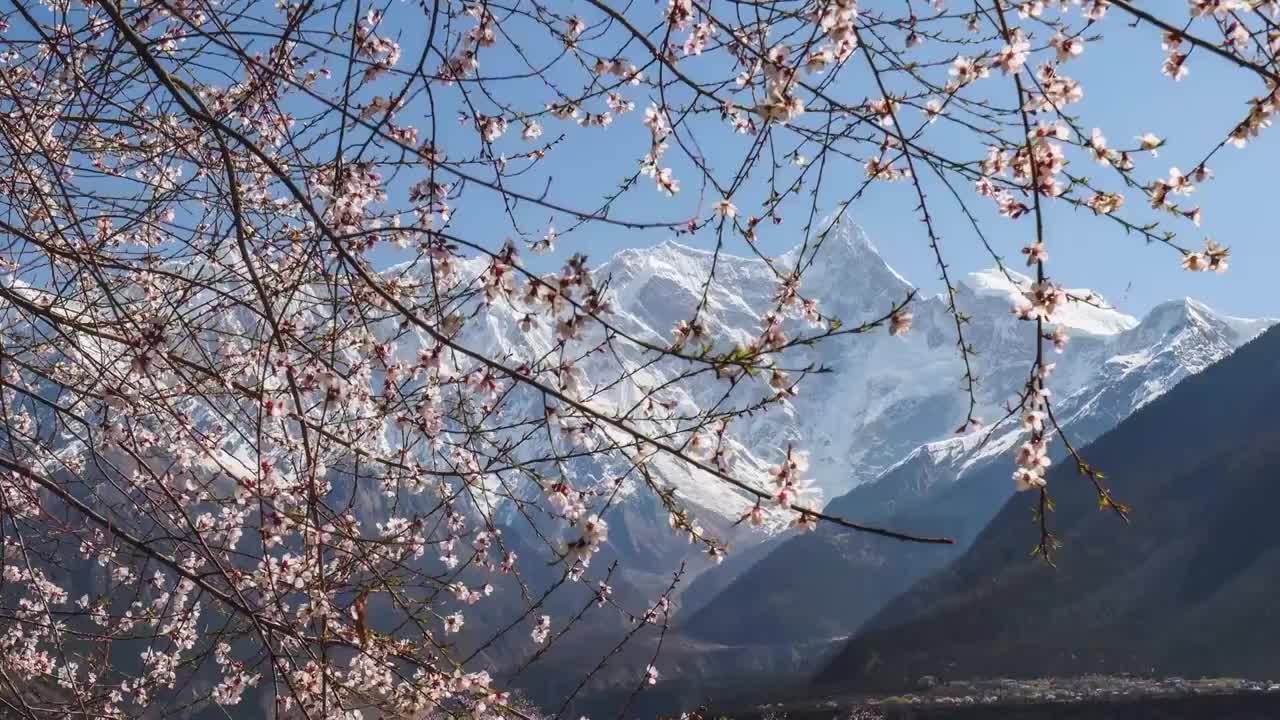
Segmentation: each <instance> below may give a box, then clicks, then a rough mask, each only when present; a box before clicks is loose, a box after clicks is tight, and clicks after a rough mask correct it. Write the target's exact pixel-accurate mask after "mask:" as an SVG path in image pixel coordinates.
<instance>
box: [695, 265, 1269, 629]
mask: <svg viewBox="0 0 1280 720" xmlns="http://www.w3.org/2000/svg"><path fill="white" fill-rule="evenodd" d="M970 282H971V283H972V285H970V288H971V289H972V288H973V287H974V286H977V288H978V289H977V290H976V291H973V292H972V293H971V295H970V296H969V297H971V298H976V300H977V302H976V303H975V304H976V305H978V306H979V307H985V306H986V305H987V304H988V303H989V302H995V303H997V304H1001V305H1004V304H1007V302H1008V295H1009V294H1010V293H1012V292H1013V288H1012V287H1010V286H1008V285H1006V284H1004V283H1002V282H1001V279H1000V278H997V276H993V274H991V273H981V274H979V275H977V276H976V277H974V276H971V278H970ZM1089 312H1090V315H1092V317H1088V318H1080V317H1076V318H1071V317H1070V316H1068V322H1071V323H1073V324H1074V326H1075V327H1076V335H1075V337H1074V339H1073V340H1072V341H1071V343H1070V344H1069V346H1068V347H1067V349H1066V351H1065V352H1064V353H1063V354H1062V355H1061V356H1059V357H1058V358H1057V360H1058V367H1057V369H1056V370H1055V371H1054V373H1053V376H1052V380H1053V382H1052V383H1051V385H1052V387H1053V390H1054V392H1055V400H1054V406H1055V415H1056V416H1057V418H1058V420H1059V421H1060V422H1061V424H1062V426H1063V428H1064V430H1065V432H1066V433H1067V435H1068V436H1069V439H1070V440H1071V441H1072V442H1073V443H1074V444H1075V446H1076V447H1078V448H1084V455H1085V459H1086V460H1088V459H1089V450H1088V448H1087V447H1086V445H1087V444H1088V443H1090V442H1092V441H1093V440H1095V439H1096V438H1098V437H1099V436H1101V435H1103V434H1104V433H1106V432H1107V431H1109V430H1110V429H1111V428H1113V427H1115V426H1116V425H1117V424H1119V423H1120V422H1121V421H1122V420H1124V419H1125V418H1127V417H1128V416H1129V415H1131V414H1132V413H1134V412H1135V411H1136V410H1138V409H1139V408H1141V407H1143V406H1145V405H1147V404H1148V403H1150V402H1151V401H1152V400H1154V399H1155V398H1157V397H1160V396H1161V395H1163V394H1164V393H1166V392H1168V391H1169V390H1170V389H1171V388H1173V387H1174V386H1175V385H1177V384H1178V383H1179V382H1180V381H1182V380H1183V379H1184V378H1186V377H1188V376H1190V375H1193V374H1196V373H1199V372H1200V371H1202V370H1204V369H1205V368H1207V367H1208V366H1210V365H1212V364H1213V363H1215V362H1217V361H1219V360H1221V359H1222V358H1224V357H1226V356H1227V355H1229V354H1231V353H1232V352H1233V351H1234V350H1235V349H1236V348H1238V347H1240V346H1241V345H1242V344H1244V343H1246V342H1248V341H1249V340H1251V339H1252V338H1254V337H1256V336H1257V335H1258V334H1259V333H1261V332H1262V331H1263V330H1265V329H1266V328H1267V327H1269V326H1270V325H1271V324H1273V321H1271V320H1246V319H1241V318H1233V317H1227V316H1223V315H1219V314H1216V313H1214V312H1213V311H1212V310H1210V309H1209V308H1207V307H1205V306H1204V305H1203V304H1201V303H1198V302H1196V301H1194V300H1189V299H1188V300H1176V301H1170V302H1166V303H1163V304H1161V305H1159V306H1157V307H1155V308H1153V309H1152V310H1151V312H1149V313H1148V314H1147V316H1146V317H1145V318H1143V319H1142V321H1141V322H1135V321H1132V319H1126V318H1125V317H1124V316H1121V315H1119V314H1118V313H1115V314H1113V315H1112V314H1102V312H1103V311H1098V310H1096V309H1090V311H1089ZM1100 321H1102V322H1100ZM1003 322H1004V321H1001V320H996V321H995V324H994V327H996V328H999V327H1000V326H1001V324H1002V323H1003ZM974 324H975V326H976V327H979V328H981V327H984V324H983V323H982V322H981V321H978V320H977V319H975V323H974ZM986 327H988V330H989V331H990V329H991V327H992V326H986ZM1086 327H1089V328H1090V329H1092V330H1093V331H1094V332H1083V331H1082V330H1084V328H1086ZM997 332H998V331H997ZM989 354H990V353H988V355H989ZM1003 372H1005V373H1012V374H1002V371H1001V370H996V371H995V372H992V371H991V370H990V369H988V375H987V377H988V387H990V385H991V383H992V382H993V381H994V382H995V383H1000V382H1018V381H1019V377H1020V373H1023V372H1025V370H1024V369H1021V368H1018V367H1016V364H1015V365H1014V366H1011V367H1009V368H1008V369H1006V370H1004V371H1003ZM1015 389H1016V388H1015ZM1010 424H1011V425H1012V427H1000V426H997V427H995V428H993V429H991V430H990V431H989V432H975V433H970V434H967V435H964V436H959V437H954V436H953V437H948V438H944V439H941V440H937V441H933V442H928V443H925V444H923V445H921V446H919V447H918V448H915V449H914V450H912V451H911V452H909V453H907V454H906V455H905V456H904V457H903V458H902V459H901V460H900V461H899V462H897V463H895V464H893V465H892V466H891V467H889V468H888V469H887V470H885V472H884V473H882V474H881V475H880V476H879V477H878V478H876V479H875V480H873V481H871V482H867V483H864V484H862V485H859V486H858V487H856V488H854V489H853V490H851V491H850V492H848V493H846V494H845V495H843V496H841V497H838V498H836V499H834V500H832V501H831V503H829V504H828V506H827V511H828V512H830V513H832V514H836V515H843V516H849V517H856V518H858V519H861V520H867V521H873V522H876V523H880V524H884V525H887V526H890V527H894V528H896V529H901V530H904V531H908V532H917V533H928V534H932V535H947V536H949V537H953V538H954V539H955V540H956V545H954V546H951V547H947V548H941V549H939V548H934V547H928V548H924V547H920V546H913V545H907V544H897V543H885V542H882V541H879V540H878V539H875V538H867V537H860V536H855V535H853V534H850V533H845V532H839V531H835V530H825V531H820V532H818V533H815V534H812V535H807V536H801V537H793V538H788V539H785V540H781V541H776V542H775V544H776V547H774V548H773V549H771V550H770V551H769V552H768V554H767V555H765V557H763V558H758V559H757V558H752V561H751V562H750V563H742V564H735V562H734V560H733V558H732V556H731V557H730V559H729V560H728V561H726V563H725V566H724V567H721V568H716V569H714V570H712V571H709V572H708V573H706V574H704V576H703V577H700V578H699V579H698V580H697V581H695V584H694V587H693V588H692V589H691V590H690V592H689V593H688V597H689V601H690V602H689V604H690V605H698V606H700V607H701V609H700V610H698V611H697V612H695V613H692V616H691V617H687V618H686V620H685V625H684V627H685V628H686V630H687V632H689V633H691V634H693V635H695V636H697V637H699V638H703V639H711V640H715V641H718V642H724V643H734V644H736V643H738V642H742V639H741V638H740V633H739V632H738V630H737V628H740V627H742V626H744V625H745V626H750V627H756V628H767V630H762V631H760V632H757V633H755V636H754V637H753V638H751V640H750V642H753V643H757V644H761V645H767V644H771V643H780V642H788V643H791V642H795V641H797V640H798V639H800V640H807V641H816V640H821V639H829V638H832V637H838V636H841V635H846V634H848V633H851V632H853V631H855V630H856V629H857V628H858V626H859V625H860V624H861V623H862V622H864V621H865V620H866V619H867V618H869V617H871V616H872V615H874V614H875V613H876V612H877V611H879V610H880V609H881V608H883V607H884V606H885V604H886V603H888V602H890V601H891V600H892V599H893V598H894V597H895V596H897V595H898V593H900V592H902V591H904V590H906V589H907V588H908V587H910V586H911V584H912V583H914V582H915V581H917V580H919V579H920V578H922V577H924V576H925V575H926V574H928V573H929V572H931V571H933V570H935V569H937V568H939V567H942V566H944V565H946V564H947V563H948V562H950V561H951V560H954V559H955V558H956V557H958V556H959V554H960V553H962V552H963V551H964V550H965V549H966V548H967V547H968V545H969V544H970V543H971V542H972V541H973V540H974V538H975V537H977V535H978V534H979V532H981V531H982V529H983V528H984V527H985V526H986V525H987V523H988V522H989V521H990V520H991V518H992V517H994V515H995V514H996V512H997V511H999V510H1000V508H1001V507H1002V506H1003V505H1004V504H1005V502H1006V501H1007V500H1008V498H1009V497H1010V496H1011V495H1013V494H1014V486H1013V482H1012V480H1011V479H1010V475H1011V473H1012V470H1013V460H1012V452H1013V449H1014V447H1015V446H1016V444H1018V443H1020V442H1022V440H1023V439H1024V438H1025V434H1024V433H1023V432H1022V431H1021V429H1020V428H1019V427H1018V424H1017V423H1016V422H1012V423H1010ZM1053 455H1054V456H1055V458H1056V459H1057V460H1061V459H1062V457H1063V456H1064V455H1065V451H1064V450H1063V449H1062V447H1061V446H1060V444H1056V443H1055V447H1054V450H1053ZM1099 469H1101V470H1103V471H1104V472H1105V471H1106V470H1107V468H1105V467H1103V468H1099ZM1119 499H1120V501H1121V502H1123V501H1124V498H1123V497H1122V496H1121V497H1120V498H1119ZM1028 544H1029V545H1031V544H1034V539H1033V538H1031V537H1029V538H1028ZM745 564H749V565H750V567H749V568H747V569H744V568H743V567H742V565H745ZM792 608H804V612H791V611H790V610H789V609H792Z"/></svg>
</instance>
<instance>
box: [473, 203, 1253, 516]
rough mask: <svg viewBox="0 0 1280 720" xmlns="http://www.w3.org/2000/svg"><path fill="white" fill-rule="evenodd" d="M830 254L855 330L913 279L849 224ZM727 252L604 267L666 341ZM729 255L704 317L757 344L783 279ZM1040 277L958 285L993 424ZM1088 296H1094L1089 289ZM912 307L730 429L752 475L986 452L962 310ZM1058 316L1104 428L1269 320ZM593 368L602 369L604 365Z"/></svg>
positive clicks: (836, 490) (664, 252) (1099, 304)
mask: <svg viewBox="0 0 1280 720" xmlns="http://www.w3.org/2000/svg"><path fill="white" fill-rule="evenodd" d="M796 256H797V250H793V251H791V252H789V253H787V254H786V255H784V256H782V257H781V258H779V259H778V261H777V262H776V265H777V266H779V267H784V268H785V267H789V266H790V265H791V264H793V263H794V261H795V257H796ZM817 257H818V262H815V263H814V264H813V266H812V267H811V268H809V269H808V271H807V272H806V273H805V274H804V281H803V284H802V291H803V293H804V294H805V295H806V296H807V297H811V298H815V299H817V300H819V301H820V307H821V310H822V312H823V313H824V314H826V315H829V316H834V317H838V318H840V319H841V320H842V321H843V322H844V323H845V324H846V325H849V324H856V323H860V322H863V321H865V320H869V319H872V318H875V317H879V316H881V315H883V314H884V313H885V312H886V311H887V310H888V309H889V308H890V307H891V306H892V305H893V304H894V303H895V302H900V301H901V300H902V299H903V298H904V297H905V296H906V295H907V293H908V292H909V291H910V290H911V289H912V286H911V284H910V283H909V282H908V281H907V280H906V279H904V278H903V277H902V276H900V275H899V274H898V273H897V272H895V271H894V270H893V269H892V268H891V267H890V266H889V265H888V264H887V263H886V262H885V260H884V259H883V258H882V257H881V256H880V254H879V253H878V252H877V250H876V248H875V246H874V245H873V244H872V243H871V241H870V240H869V239H868V238H867V236H866V234H865V233H864V232H863V231H862V230H861V229H860V228H859V227H857V226H856V225H855V224H854V223H853V222H851V221H849V220H840V221H838V223H837V224H836V226H835V227H834V228H832V229H831V231H830V232H828V233H827V234H826V237H825V240H824V241H823V243H822V245H821V246H820V248H819V250H818V255H817ZM712 259H713V255H712V254H711V253H710V252H706V251H703V250H698V249H694V248H690V247H686V246H683V245H680V244H678V243H675V242H667V243H664V244H662V245H658V246H656V247H652V248H645V249H630V250H625V251H623V252H621V253H619V254H618V255H616V256H615V257H614V258H612V259H611V260H609V261H608V262H607V263H605V264H604V265H603V266H601V267H600V268H599V269H598V270H596V271H595V275H596V276H597V277H608V278H610V281H609V283H610V288H611V291H612V293H613V300H614V303H615V307H616V309H617V315H618V324H619V325H620V326H621V327H625V328H626V329H627V330H628V331H629V332H632V333H634V334H635V335H636V336H637V337H641V338H646V339H651V340H654V341H657V342H665V341H667V340H668V339H669V337H670V331H671V328H672V327H673V326H674V325H675V324H676V323H677V322H678V321H680V320H685V319H688V318H689V315H690V313H691V310H692V308H694V307H696V306H697V304H698V302H699V299H700V298H701V296H702V293H703V283H704V282H705V279H706V278H707V276H708V275H709V274H710V271H711V263H712ZM716 263H717V265H716V272H715V280H714V282H713V283H712V284H711V286H710V287H709V288H708V290H707V296H708V297H707V309H706V310H705V311H704V312H703V313H702V314H701V315H700V319H701V320H702V322H703V324H704V325H705V326H706V329H707V332H708V335H709V336H710V337H711V338H712V339H713V340H714V341H715V342H716V343H718V344H720V345H729V344H732V343H734V342H745V341H747V340H748V339H750V338H751V337H754V336H755V335H756V334H757V333H758V332H759V329H760V326H761V318H762V316H763V315H764V313H765V312H767V311H768V310H769V309H770V308H771V306H772V298H773V294H774V292H775V290H776V288H777V286H778V277H777V274H776V273H775V271H774V270H773V269H771V268H770V267H769V265H768V264H766V263H765V262H764V261H762V260H759V259H755V258H742V257H734V256H729V255H723V254H722V255H721V256H720V257H719V258H718V259H717V260H716ZM1028 283H1029V280H1028V279H1027V278H1025V277H1022V276H1020V275H1017V274H1015V273H1008V274H1006V273H1003V272H1000V271H997V270H990V271H985V272H979V273H973V274H971V275H969V276H968V277H966V278H963V279H962V281H961V283H960V285H959V287H958V295H957V304H958V306H959V308H960V310H961V312H962V313H964V314H966V315H967V316H969V318H970V320H969V322H968V323H966V325H965V333H966V342H968V343H969V344H970V345H972V346H973V347H974V348H975V349H976V350H977V351H978V354H977V355H976V356H975V358H974V363H975V370H976V374H977V375H978V377H979V379H980V383H981V384H980V385H979V389H978V401H979V406H978V409H977V414H978V415H979V416H980V417H983V418H986V419H988V420H993V419H996V418H999V417H1000V416H1002V415H1004V413H1005V405H1006V403H1007V402H1008V401H1009V399H1010V398H1012V397H1013V396H1015V395H1016V393H1017V392H1018V391H1019V390H1020V389H1021V388H1022V386H1023V384H1024V382H1025V379H1026V376H1027V372H1028V370H1029V366H1030V359H1031V352H1032V342H1033V337H1034V334H1033V333H1034V330H1033V329H1032V327H1031V325H1030V324H1028V323H1025V322H1021V321H1019V320H1018V319H1017V318H1016V317H1014V316H1013V314H1012V313H1011V312H1010V310H1011V307H1012V305H1013V301H1014V299H1015V298H1016V297H1017V295H1018V285H1021V286H1023V287H1025V286H1026V285H1027V284H1028ZM1072 294H1073V296H1077V297H1085V296H1090V295H1091V293H1089V292H1088V291H1086V290H1073V291H1072ZM911 309H912V312H913V313H914V316H915V321H914V327H913V329H912V330H911V332H909V333H908V334H907V335H906V336H904V337H890V336H889V335H888V334H887V333H885V332H882V331H881V332H874V333H868V334H858V335H846V336H841V337H837V338H834V339H831V340H828V341H824V342H821V343H818V344H817V346H816V347H814V348H805V349H802V350H800V351H799V352H798V353H797V355H798V356H799V357H798V360H797V362H798V364H808V363H812V364H814V365H823V366H826V367H828V368H830V369H831V372H828V373H825V374H821V375H815V376H812V377H810V378H808V379H806V380H805V382H804V383H803V384H802V385H801V386H800V388H799V390H800V392H799V395H798V397H796V398H795V399H794V400H793V401H792V402H791V403H790V405H789V406H787V407H783V408H775V409H772V410H770V411H767V412H764V413H760V414H756V415H753V416H751V417H750V418H745V419H743V420H739V421H735V422H734V423H733V425H732V427H731V430H730V435H731V436H732V437H733V438H734V439H735V440H736V441H737V443H739V445H740V448H739V456H740V457H739V461H738V463H737V465H736V469H735V472H736V474H738V475H740V476H743V477H744V478H747V479H751V480H756V481H760V482H761V483H762V484H761V486H762V487H763V486H765V485H764V484H763V483H764V482H765V481H766V473H767V471H768V467H769V466H770V465H771V464H773V463H776V462H777V461H778V460H779V458H780V457H781V454H782V452H783V451H784V450H785V448H786V446H787V444H789V443H790V444H794V445H795V446H797V447H799V448H803V449H805V450H807V451H808V452H809V454H810V458H809V459H810V471H809V474H810V476H811V478H812V480H813V481H814V482H815V483H816V484H817V486H818V487H819V488H821V490H822V491H823V492H824V493H825V495H826V496H827V497H834V496H837V495H840V494H842V493H844V492H846V491H848V490H850V489H851V488H853V487H856V486H858V485H860V484H862V483H865V482H868V481H870V480H873V479H875V478H877V477H879V476H880V475H882V474H883V473H885V471H887V470H889V469H890V468H891V467H893V466H894V465H895V464H897V463H899V462H903V461H904V458H908V457H909V456H912V454H913V453H917V454H919V453H925V454H928V455H930V456H931V457H937V458H939V459H941V458H948V457H950V458H955V459H956V460H955V461H956V462H959V463H960V466H958V467H962V466H963V464H964V462H972V461H973V458H972V457H971V450H972V448H973V446H975V445H976V444H977V443H978V442H979V440H980V439H981V437H982V434H972V435H969V436H964V437H958V438H957V437H954V435H953V431H954V429H955V427H956V426H957V425H959V424H960V423H961V422H963V421H964V420H965V417H966V415H965V413H966V410H967V398H966V396H965V394H964V390H963V385H962V383H961V377H962V375H963V366H962V363H961V358H960V356H959V353H958V351H957V349H956V338H955V329H954V323H953V320H952V319H951V317H950V316H949V315H948V313H947V310H946V304H945V302H944V300H943V298H942V297H940V296H934V297H918V298H917V300H916V301H915V302H914V303H913V304H912V308H911ZM1056 320H1057V321H1058V323H1059V324H1060V325H1062V326H1064V327H1065V328H1066V329H1067V330H1068V331H1069V333H1070V335H1071V340H1070V343H1069V346H1068V348H1067V350H1066V351H1065V352H1064V353H1062V354H1061V355H1060V356H1058V357H1056V358H1055V360H1056V361H1057V369H1056V371H1055V373H1054V376H1053V379H1052V387H1053V391H1054V393H1055V397H1057V398H1059V400H1058V401H1057V405H1058V407H1059V408H1060V409H1059V418H1060V419H1062V420H1064V421H1070V422H1073V423H1076V422H1083V421H1084V420H1085V419H1086V418H1093V422H1094V423H1095V424H1096V425H1097V426H1098V427H1097V431H1101V430H1105V429H1106V428H1107V427H1109V426H1110V425H1113V424H1114V423H1115V422H1117V421H1118V420H1119V419H1121V418H1123V417H1125V416H1127V415H1128V414H1129V413H1130V412H1132V411H1133V410H1134V409H1135V408H1137V407H1140V406H1141V405H1142V404H1144V403H1146V402H1148V401H1149V400H1150V399H1151V398H1154V397H1156V396H1157V395H1159V394H1160V393H1162V392H1164V391H1166V390H1167V389H1168V388H1169V387H1171V386H1172V384H1174V383H1176V382H1177V381H1178V380H1180V379H1181V378H1182V377H1184V376H1185V375H1187V374H1189V373H1193V372H1197V371H1199V370H1201V369H1203V368H1204V367H1205V366H1207V365H1208V364H1209V363H1211V362H1213V361H1215V360H1217V359H1219V358H1221V357H1223V356H1224V355H1225V354H1227V353H1229V352H1230V351H1231V349H1232V348H1234V347H1236V346H1238V345H1239V344H1240V343H1242V342H1244V341H1245V340H1248V339H1249V338H1251V337H1252V336H1254V335H1256V334H1257V333H1258V332H1259V331H1261V330H1262V329H1264V328H1265V327H1267V325H1268V324H1269V321H1266V320H1243V319H1238V318H1230V317H1225V316H1221V315H1218V314H1215V313H1214V312H1213V311H1212V310H1210V309H1209V308H1207V307H1205V306H1203V305H1201V304H1199V303H1196V302H1194V301H1191V300H1186V301H1175V302H1171V303H1166V304H1165V305H1161V306H1160V307H1157V308H1156V309H1154V310H1153V311H1152V312H1151V313H1150V315H1149V316H1148V317H1147V318H1146V319H1144V320H1143V321H1142V322H1141V323H1140V322H1139V321H1138V320H1136V319H1135V318H1133V317H1131V316H1129V315H1126V314H1124V313H1122V312H1120V311H1118V310H1114V309H1109V308H1107V307H1106V306H1105V301H1103V300H1101V299H1100V298H1097V297H1096V296H1095V298H1094V304H1085V303H1072V304H1071V305H1070V306H1068V307H1067V308H1066V309H1065V310H1064V311H1062V312H1061V313H1060V315H1059V316H1058V317H1057V318H1056ZM506 325H509V326H514V320H512V321H511V322H510V323H508V322H505V321H501V320H495V319H490V320H489V327H490V328H492V329H494V330H498V329H499V328H502V330H503V331H504V332H502V333H499V335H501V336H503V337H505V336H506V333H505V329H506V328H505V327H502V326H506ZM471 342H472V343H479V344H481V345H483V344H484V343H485V340H484V339H482V338H479V337H475V338H473V339H472V340H471ZM498 342H500V343H502V342H505V340H499V341H498ZM586 374H587V375H588V377H590V375H591V369H590V367H587V368H586ZM664 379H665V378H664V376H663V375H662V369H661V368H651V369H648V370H647V371H645V372H644V373H642V374H641V375H639V376H638V378H637V384H646V385H650V386H653V385H657V384H660V383H661V382H663V381H664ZM588 384H589V383H588ZM1117 385H1123V386H1125V387H1126V388H1128V389H1127V390H1126V391H1125V393H1124V399H1123V401H1122V402H1121V403H1120V404H1119V405H1113V406H1106V407H1100V406H1098V405H1097V403H1096V402H1095V399H1096V398H1097V397H1099V396H1101V395H1102V394H1103V393H1110V392H1111V390H1110V389H1111V388H1113V387H1114V386H1117ZM721 387H722V386H721V385H719V384H717V383H715V382H714V381H712V380H710V379H708V380H707V382H706V386H705V388H703V387H701V386H698V385H696V384H693V383H689V382H686V383H683V384H682V385H681V386H680V387H679V388H676V389H675V390H674V391H673V392H674V393H675V394H676V395H677V396H678V397H677V399H678V400H679V402H682V403H684V402H687V403H691V404H694V405H699V406H701V404H702V403H704V402H707V401H709V400H711V399H712V398H715V397H718V395H717V393H718V392H722V389H721ZM1093 434H1094V435H1096V434H1097V432H1094V433H1093ZM1009 442H1011V440H1010V439H1008V438H1004V437H997V438H996V439H994V440H993V441H992V442H989V443H987V445H986V446H985V447H984V448H983V451H982V453H981V455H983V456H986V455H987V454H989V453H998V452H1002V451H1004V450H1005V449H1007V447H1008V444H1009ZM961 458H968V460H961ZM658 463H659V464H658V473H659V474H664V479H665V480H667V481H669V482H671V483H673V484H674V485H676V486H677V488H678V489H679V491H680V494H681V496H682V497H684V498H686V499H687V500H688V501H689V502H692V503H693V504H694V505H695V506H697V507H698V508H700V509H701V510H702V511H704V512H708V513H713V514H716V515H719V516H721V517H724V518H734V519H736V517H737V516H738V515H740V513H741V512H742V509H743V508H744V507H745V506H746V502H747V501H746V500H744V499H743V498H742V497H740V496H739V495H737V494H736V493H735V492H733V491H732V490H731V489H730V488H727V487H725V486H724V485H723V484H721V483H718V482H715V481H713V480H711V479H710V478H706V477H697V476H689V475H688V474H687V473H685V472H684V471H682V470H680V469H679V468H678V467H677V465H676V464H675V463H670V464H666V465H664V464H663V460H662V459H659V461H658Z"/></svg>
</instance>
